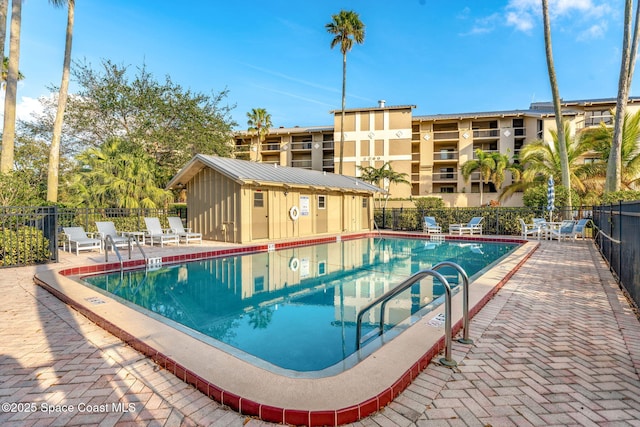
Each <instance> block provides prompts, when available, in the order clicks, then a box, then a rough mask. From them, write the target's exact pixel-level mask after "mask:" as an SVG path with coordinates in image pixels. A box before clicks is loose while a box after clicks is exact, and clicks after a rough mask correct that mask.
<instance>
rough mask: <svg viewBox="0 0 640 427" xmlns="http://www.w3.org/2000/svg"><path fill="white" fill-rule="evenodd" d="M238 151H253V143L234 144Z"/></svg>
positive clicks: (235, 149)
mask: <svg viewBox="0 0 640 427" xmlns="http://www.w3.org/2000/svg"><path fill="white" fill-rule="evenodd" d="M233 149H234V151H235V152H236V153H246V152H248V151H251V144H237V145H234V146H233Z"/></svg>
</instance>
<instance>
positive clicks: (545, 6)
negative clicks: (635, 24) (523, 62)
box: [542, 0, 571, 211]
mask: <svg viewBox="0 0 640 427" xmlns="http://www.w3.org/2000/svg"><path fill="white" fill-rule="evenodd" d="M542 20H543V26H544V47H545V54H546V58H547V69H548V71H549V83H550V85H551V96H552V98H553V110H554V112H555V116H556V129H557V132H558V139H559V140H560V141H564V140H565V135H564V133H565V127H564V125H563V120H562V106H561V105H560V101H561V99H560V91H559V90H558V79H557V77H556V69H555V66H554V65H553V51H552V46H551V24H550V20H549V2H548V0H542ZM558 148H559V149H560V151H559V152H558V156H559V157H560V176H561V178H562V180H561V182H562V185H564V186H565V187H566V188H567V189H568V190H569V191H571V177H570V173H569V157H568V154H567V149H566V148H567V147H566V146H565V145H564V144H559V146H558ZM568 202H569V205H568V206H567V208H569V211H571V197H569V199H568Z"/></svg>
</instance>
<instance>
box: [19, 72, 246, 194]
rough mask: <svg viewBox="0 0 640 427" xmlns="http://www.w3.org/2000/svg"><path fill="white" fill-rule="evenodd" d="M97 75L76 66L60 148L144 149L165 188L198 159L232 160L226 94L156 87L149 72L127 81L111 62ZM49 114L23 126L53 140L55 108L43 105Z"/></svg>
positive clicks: (48, 102)
mask: <svg viewBox="0 0 640 427" xmlns="http://www.w3.org/2000/svg"><path fill="white" fill-rule="evenodd" d="M101 65H102V68H101V69H99V70H95V69H93V68H91V66H90V65H88V64H78V63H74V66H73V67H72V70H71V75H72V77H73V78H74V79H75V80H76V81H77V84H78V85H79V88H80V89H79V91H78V93H77V94H76V96H71V97H69V99H68V104H67V108H66V112H65V120H64V125H63V138H62V142H61V148H62V149H63V151H64V150H65V149H66V150H70V151H72V152H74V153H77V152H80V151H83V150H85V149H87V148H89V147H93V148H98V147H101V146H103V145H104V144H105V143H107V142H108V141H111V140H113V139H116V138H118V139H122V140H124V141H127V142H128V144H131V146H133V147H138V148H140V149H141V150H142V151H143V152H144V153H146V154H147V155H149V156H150V157H151V158H153V160H154V161H155V162H156V163H157V165H158V167H157V168H156V169H155V171H156V174H157V176H156V177H155V178H156V179H155V181H156V183H157V184H158V186H163V185H164V184H165V183H166V182H167V181H168V180H169V179H170V178H171V177H172V176H173V175H175V173H176V172H177V171H178V170H179V169H180V168H181V167H182V166H184V164H185V163H186V162H187V161H188V160H190V159H191V158H192V157H193V156H194V155H195V154H197V153H205V154H217V155H219V156H229V155H230V154H231V152H232V145H231V141H232V139H233V138H232V136H233V127H234V126H235V123H234V122H233V120H232V119H231V116H230V112H231V110H232V109H233V107H232V106H228V105H223V102H224V99H225V98H226V96H227V91H226V90H225V91H223V92H220V93H217V94H212V95H206V94H203V93H196V92H192V91H190V90H184V89H183V88H182V87H181V86H180V85H178V84H176V83H173V82H172V81H171V79H170V78H169V77H168V76H167V77H166V78H165V81H164V82H158V81H157V80H156V79H155V78H154V77H153V75H152V74H150V73H149V72H147V71H146V69H145V67H144V66H143V67H142V68H140V69H138V72H137V73H136V74H135V75H134V76H131V77H130V76H129V74H128V71H127V68H126V67H124V66H119V65H115V64H113V63H112V62H110V61H104V62H102V64H101ZM42 101H43V105H44V107H45V108H46V110H45V113H44V114H42V115H40V116H38V117H37V120H36V121H35V122H34V123H31V124H28V123H27V124H24V126H25V128H26V131H27V132H30V133H31V135H33V136H37V137H40V138H44V139H46V140H50V138H51V129H52V128H53V126H52V124H53V117H54V113H53V111H55V108H56V107H57V104H56V103H55V102H54V101H53V100H50V99H43V100H42Z"/></svg>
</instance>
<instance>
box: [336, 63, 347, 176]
mask: <svg viewBox="0 0 640 427" xmlns="http://www.w3.org/2000/svg"><path fill="white" fill-rule="evenodd" d="M346 98H347V54H346V53H343V54H342V113H341V115H340V166H339V168H338V173H339V174H340V175H342V163H343V160H344V110H345V106H346Z"/></svg>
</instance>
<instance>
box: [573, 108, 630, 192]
mask: <svg viewBox="0 0 640 427" xmlns="http://www.w3.org/2000/svg"><path fill="white" fill-rule="evenodd" d="M614 116H616V114H615V112H614ZM614 133H615V131H614V130H613V129H611V127H608V126H606V125H605V124H604V123H601V124H600V126H598V127H597V128H588V129H585V130H583V131H582V134H581V138H582V139H583V140H584V141H585V144H587V145H588V146H589V147H590V148H591V150H592V151H594V152H596V153H598V155H599V157H600V160H601V161H598V162H594V163H593V164H591V165H590V167H589V175H590V176H592V177H593V179H594V180H598V181H603V180H604V179H605V177H606V172H607V165H608V162H607V160H608V159H609V156H610V153H611V149H612V145H613V135H614ZM620 148H621V150H620V160H621V165H622V170H621V174H620V183H621V186H622V188H624V189H634V186H635V185H637V184H638V182H640V111H639V112H636V113H635V114H629V113H625V114H624V118H623V120H622V144H621V146H620ZM599 192H600V193H602V191H599Z"/></svg>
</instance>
